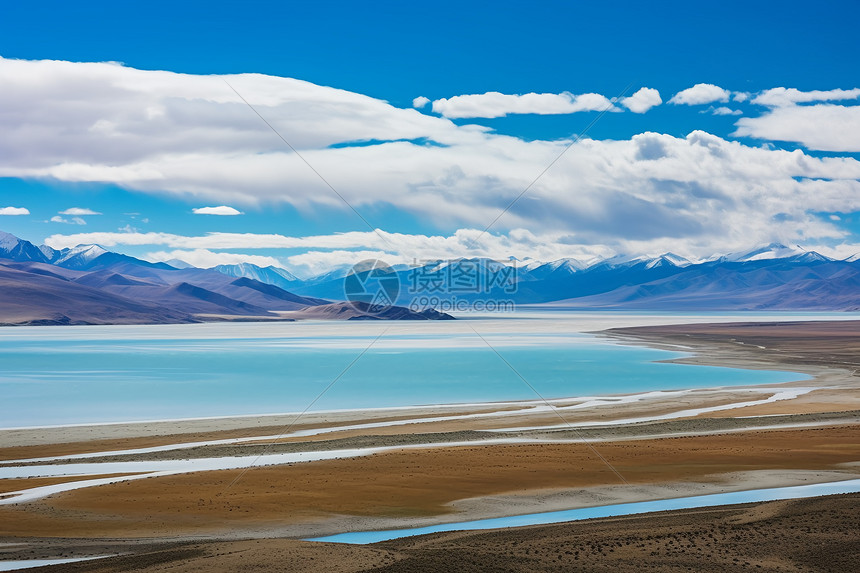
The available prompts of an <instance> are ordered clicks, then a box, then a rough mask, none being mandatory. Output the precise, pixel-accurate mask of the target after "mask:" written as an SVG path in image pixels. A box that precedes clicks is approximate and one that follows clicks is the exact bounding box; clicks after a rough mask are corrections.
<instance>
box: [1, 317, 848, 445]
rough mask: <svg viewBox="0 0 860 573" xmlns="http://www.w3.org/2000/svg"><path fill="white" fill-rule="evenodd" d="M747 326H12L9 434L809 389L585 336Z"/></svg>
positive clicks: (511, 320) (579, 320) (598, 322)
mask: <svg viewBox="0 0 860 573" xmlns="http://www.w3.org/2000/svg"><path fill="white" fill-rule="evenodd" d="M841 317H846V318H847V316H846V315H842V316H841ZM738 318H739V317H737V316H727V315H720V316H713V315H708V316H706V317H702V316H699V317H694V316H689V315H672V316H665V315H653V314H645V313H643V314H638V315H602V314H596V313H591V314H588V313H586V314H577V313H551V312H545V313H540V312H539V313H531V314H529V313H520V314H517V315H513V316H511V315H505V316H502V317H495V316H484V317H478V318H470V319H468V320H459V321H445V322H415V323H411V322H410V323H406V322H397V323H383V322H373V323H368V322H357V323H356V322H338V323H332V322H296V323H233V324H225V323H218V324H198V325H169V326H107V327H100V326H89V327H24V328H6V329H0V396H2V407H0V428H12V427H27V426H42V425H58V424H82V423H100V422H121V421H138V420H162V419H177V418H197V417H211V416H230V415H251V414H273V413H284V412H298V411H302V410H304V408H305V407H307V406H308V404H310V403H311V402H312V401H313V400H314V398H315V397H317V396H318V395H319V394H320V393H321V392H323V390H325V388H326V387H327V386H329V385H330V384H332V382H334V384H333V385H332V386H331V388H330V389H329V390H328V391H327V392H326V393H325V394H324V396H323V397H322V398H321V399H319V400H318V401H317V402H316V403H315V404H314V405H313V408H312V409H313V410H316V411H322V410H336V409H354V408H381V407H392V406H415V405H425V404H443V403H475V402H490V401H502V400H534V399H536V398H537V396H536V395H535V393H534V392H533V390H532V389H531V388H529V386H528V385H527V384H526V383H525V382H524V381H523V378H524V379H525V380H526V381H528V383H529V384H531V385H532V386H534V388H535V389H536V390H537V391H538V392H540V393H541V395H542V396H543V397H545V398H548V399H549V398H562V397H574V396H605V395H608V394H620V393H636V392H644V391H649V390H670V389H680V388H702V387H716V386H732V385H751V384H766V383H779V382H787V381H792V380H801V379H803V378H804V376H803V375H800V374H796V373H787V372H769V371H747V370H737V369H727V368H716V367H705V366H689V365H678V364H666V363H660V362H655V361H658V360H666V359H670V358H674V357H677V356H681V354H679V353H673V352H666V351H661V350H653V349H649V348H643V347H635V346H623V345H619V344H617V343H614V342H611V341H608V340H606V339H602V338H596V337H594V336H592V335H589V334H585V333H584V331H587V330H599V329H602V328H606V327H610V326H618V325H633V324H660V323H672V322H675V323H677V322H703V321H711V320H737V319H738ZM745 318H747V319H749V317H748V316H747V317H745ZM783 318H784V316H783Z"/></svg>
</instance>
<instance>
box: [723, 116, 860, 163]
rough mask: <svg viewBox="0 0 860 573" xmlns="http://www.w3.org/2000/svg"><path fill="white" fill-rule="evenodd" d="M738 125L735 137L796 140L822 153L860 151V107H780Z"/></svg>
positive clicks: (740, 120)
mask: <svg viewBox="0 0 860 573" xmlns="http://www.w3.org/2000/svg"><path fill="white" fill-rule="evenodd" d="M736 125H737V130H736V131H735V132H734V134H733V135H735V136H745V137H755V138H757V139H766V140H771V141H793V142H797V143H800V144H801V145H803V146H804V147H806V148H807V149H815V150H819V151H844V152H858V151H860V106H841V105H834V104H816V105H800V106H799V105H788V106H780V107H774V108H772V109H770V110H769V111H768V112H767V113H765V114H764V115H761V116H759V117H744V118H741V119H739V120H738V122H737V123H736Z"/></svg>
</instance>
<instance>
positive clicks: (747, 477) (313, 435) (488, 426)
mask: <svg viewBox="0 0 860 573" xmlns="http://www.w3.org/2000/svg"><path fill="white" fill-rule="evenodd" d="M840 323H841V324H842V326H831V327H828V326H826V325H827V323H821V322H805V323H799V324H797V323H789V324H793V326H792V329H793V330H792V332H790V333H787V334H786V332H785V331H782V332H781V337H782V340H777V342H774V341H773V335H772V334H770V333H769V332H768V331H767V328H771V329H774V328H784V327H782V326H773V325H771V326H769V327H768V326H767V325H762V324H761V323H747V324H752V325H754V326H755V329H756V330H754V331H746V330H744V329H745V328H749V327H746V326H743V325H738V324H731V323H728V324H726V323H722V324H714V325H697V324H693V325H689V324H687V325H679V326H676V327H636V328H629V329H610V330H607V331H604V332H602V333H600V334H601V335H602V336H606V337H609V338H613V339H615V340H617V341H619V342H623V343H624V344H636V345H646V346H649V347H652V348H667V349H671V350H675V351H677V350H678V349H679V347H680V346H683V347H684V348H683V352H684V353H686V354H691V355H689V356H684V357H681V358H674V359H670V360H669V361H670V362H680V363H686V364H703V365H713V366H729V367H733V368H747V369H768V370H774V369H776V370H784V371H792V372H799V373H802V374H805V375H807V376H810V377H811V379H806V380H798V381H793V382H787V383H781V384H766V385H759V386H746V387H721V388H711V389H695V390H672V391H664V392H646V393H641V394H633V395H630V394H627V395H606V396H590V397H579V398H564V399H555V400H550V401H549V402H550V403H551V404H552V405H553V408H549V407H548V406H547V404H545V403H544V402H543V401H540V400H531V401H519V402H504V403H482V404H475V405H461V404H454V405H440V406H425V407H421V406H418V407H401V408H385V409H377V410H373V411H356V410H350V411H339V412H325V413H322V412H313V413H308V414H306V415H305V416H302V417H301V420H299V422H298V423H296V421H295V419H294V416H293V417H292V418H291V417H290V416H289V415H277V414H275V415H271V416H241V417H226V418H206V419H195V420H179V421H170V422H167V421H162V422H157V423H149V424H148V423H139V424H103V425H98V426H72V427H69V426H66V427H54V428H50V427H42V428H28V429H14V430H0V445H2V446H0V472H2V470H3V468H4V467H21V468H24V467H25V466H26V465H27V463H35V462H36V461H38V460H29V459H27V458H42V461H43V462H44V461H48V460H50V461H51V463H54V464H58V463H59V464H62V463H66V462H68V463H70V464H74V456H75V455H77V456H79V458H78V459H80V458H86V459H85V461H92V462H102V463H103V462H106V461H117V460H128V461H133V460H136V459H137V460H141V461H145V460H147V459H151V460H156V459H191V460H193V459H201V460H206V459H216V458H217V456H224V455H245V456H260V455H263V454H266V455H268V454H272V453H277V452H288V451H309V452H310V451H326V450H327V449H329V448H335V447H339V446H352V447H359V448H361V447H366V448H371V447H373V446H376V447H377V448H378V447H379V446H380V445H382V444H387V445H383V446H382V447H383V448H385V450H384V451H377V452H374V453H370V454H369V455H362V456H360V457H358V458H339V459H338V458H337V457H336V458H335V459H328V460H320V461H314V462H302V463H299V464H288V465H274V466H270V465H266V466H255V467H253V469H250V470H248V469H245V470H241V473H240V474H237V473H236V470H212V471H206V472H194V473H188V474H182V475H170V476H168V475H162V476H161V477H158V478H155V479H139V480H137V481H135V482H128V481H126V482H124V484H123V483H120V484H115V485H103V486H99V487H97V488H89V489H80V490H75V491H70V492H68V493H65V494H62V495H58V496H57V495H55V496H51V497H48V498H44V499H42V500H36V501H33V502H29V503H27V504H20V506H18V507H14V508H10V506H9V505H6V506H3V507H4V508H10V509H8V510H7V509H0V514H2V513H5V512H7V511H13V513H11V514H9V515H8V516H7V517H9V518H11V519H17V520H18V521H17V522H16V523H18V524H19V527H18V529H17V535H15V530H7V531H6V532H5V533H2V534H0V536H2V537H0V541H3V542H17V543H20V542H22V540H23V542H24V543H25V545H27V546H30V545H31V544H32V543H36V540H37V539H38V538H40V537H44V536H45V534H48V536H50V532H51V530H52V527H53V528H54V529H57V528H59V529H57V531H59V530H62V531H64V533H66V534H67V533H71V532H74V531H76V532H77V533H74V535H75V536H77V537H81V538H82V539H83V538H89V539H91V540H97V539H99V538H103V537H104V535H105V533H106V532H107V530H104V529H99V528H100V527H102V526H103V525H104V524H102V525H99V522H98V519H99V518H98V515H100V514H104V515H108V514H111V515H114V517H112V518H111V519H112V520H114V523H113V525H112V526H111V528H115V527H121V529H119V530H117V529H110V530H111V531H114V534H113V537H116V534H117V533H119V532H120V531H124V532H125V533H123V534H122V536H123V537H128V539H129V541H128V542H124V543H131V544H134V543H135V541H133V540H134V539H136V538H139V537H141V536H145V537H151V536H152V535H153V534H154V533H156V532H160V533H158V535H159V536H162V537H164V538H165V539H167V538H171V539H178V540H192V539H193V538H195V537H196V536H198V537H199V536H200V535H204V536H206V537H207V538H210V539H211V540H212V541H211V543H227V541H226V540H227V539H231V538H235V537H237V536H238V537H247V538H249V539H250V538H253V539H261V540H265V539H270V538H271V539H282V538H284V537H294V538H301V537H311V536H320V535H328V534H332V533H337V532H339V531H346V530H355V529H400V528H404V527H411V526H419V527H420V526H424V525H428V524H433V523H445V522H449V523H450V522H459V521H470V520H474V519H485V518H494V517H503V516H505V515H522V514H526V513H536V512H543V511H557V510H564V509H573V508H576V507H594V506H598V505H607V504H610V503H613V501H614V502H620V503H629V502H635V501H645V500H656V499H672V498H676V497H683V496H684V495H685V494H687V495H690V494H704V493H719V492H723V491H738V490H743V489H756V488H762V487H784V486H791V485H797V484H799V483H821V482H827V481H839V480H845V479H857V478H860V440H858V438H857V436H858V431H860V389H858V386H860V385H858V384H857V380H858V378H857V369H856V368H853V366H854V364H853V363H852V362H851V360H850V359H851V358H853V357H854V356H855V354H853V353H854V352H855V350H856V349H860V341H858V340H860V334H858V335H856V336H855V335H854V332H855V331H856V330H857V323H858V321H853V323H851V321H840ZM804 325H806V327H807V328H806V330H805V331H804V328H802V326H804ZM828 328H830V329H835V330H836V331H839V332H838V333H837V334H838V337H839V338H840V340H839V341H838V344H835V343H833V340H832V339H833V337H834V336H836V335H834V334H833V333H832V332H830V331H828ZM732 329H733V330H732ZM727 333H728V334H727ZM739 333H740V334H739ZM768 336H770V338H768ZM762 337H764V338H768V340H766V341H764V340H762ZM816 337H817V338H816ZM822 337H824V341H823V342H822ZM759 342H766V344H759ZM780 344H782V346H781V347H780V346H779V345H780ZM798 345H799V346H798ZM823 345H826V346H828V348H830V349H831V352H830V353H829V356H828V359H827V360H821V359H820V349H821V347H822V346H823ZM840 352H841V353H842V354H840ZM843 355H844V356H847V357H848V359H849V360H845V359H844V358H843ZM856 355H857V356H860V353H858V354H856ZM780 392H789V393H793V395H792V396H790V399H784V400H772V401H769V402H768V401H766V402H764V403H762V401H761V400H759V401H758V403H756V404H749V402H750V400H749V398H750V397H751V396H757V397H759V398H765V399H766V398H768V397H769V396H776V395H778V394H779V393H780ZM646 394H647V395H648V397H647V398H646V397H645V395H646ZM786 396H788V394H786ZM744 398H746V399H744ZM691 406H697V407H691ZM679 413H680V414H682V415H679ZM359 414H361V415H359ZM673 414H675V415H676V416H675V417H673ZM560 415H561V416H562V417H563V418H564V419H565V424H562V425H560V424H559V423H558V422H559V416H560ZM422 416H423V417H424V419H423V420H422ZM667 417H668V419H667ZM428 418H429V419H428ZM661 418H662V419H661ZM275 420H277V422H278V423H273V422H274V421H275ZM522 421H527V422H528V423H527V424H522V423H520V422H522ZM278 424H282V425H281V426H278ZM553 425H554V426H555V427H552V426H553ZM287 426H290V432H289V433H287V434H284V433H283V429H284V428H285V427H287ZM266 430H273V431H270V432H269V433H266V432H265V431H266ZM141 434H144V435H141ZM464 437H465V438H468V439H467V441H465V442H463V443H458V444H456V446H457V447H453V448H452V447H451V446H452V445H454V444H452V440H453V439H460V438H464ZM493 438H495V439H493ZM508 438H510V439H511V440H512V441H511V442H509V443H505V442H504V441H498V439H501V440H504V439H508ZM13 440H14V441H15V442H16V445H14V446H13V445H10V441H13ZM213 440H215V441H218V442H219V443H206V442H207V441H208V442H212V441H213ZM188 442H191V445H187V443H188ZM194 442H204V443H194ZM183 444H185V445H183ZM177 446H183V447H177ZM585 446H588V448H591V449H593V448H594V447H597V448H599V449H600V451H601V454H602V456H606V457H607V458H608V459H611V460H612V464H613V465H614V466H615V467H618V468H620V471H621V472H622V475H624V476H627V477H628V478H630V480H629V481H630V485H623V484H620V483H619V484H618V485H606V484H607V483H608V480H610V479H611V473H609V472H608V470H607V468H606V467H602V466H601V464H600V463H599V462H598V461H596V460H595V459H594V456H593V454H592V452H589V451H587V448H586V447H585ZM146 448H149V449H150V450H152V451H140V450H141V449H146ZM631 448H632V449H631ZM135 449H137V450H138V451H130V450H135ZM156 450H157V451H156ZM17 453H21V454H24V453H33V454H37V453H41V454H46V455H32V456H24V455H21V456H18V455H13V454H17ZM106 453H108V454H110V455H109V456H106V455H105V454H106ZM63 456H65V457H66V458H67V459H66V460H65V461H63V460H58V459H54V458H57V457H61V458H62V457H63ZM69 456H72V457H69ZM667 456H668V457H667ZM45 458H47V460H46V459H45ZM3 460H6V461H3ZM530 460H533V461H530ZM649 460H650V461H649ZM576 464H580V465H579V466H576ZM655 464H656V465H655ZM667 464H668V465H667ZM755 464H759V467H756V465H755ZM762 464H763V465H762ZM37 465H38V464H37ZM471 465H474V467H475V471H476V473H474V474H473V473H471V471H468V470H469V467H468V466H471ZM571 466H573V467H579V468H580V469H578V470H576V472H574V473H571V472H570V471H569V470H566V469H565V468H568V467H571ZM664 466H665V467H664ZM58 467H59V466H58ZM105 467H106V466H105ZM573 467H571V469H573ZM494 468H495V469H494ZM661 468H662V469H661ZM535 471H537V472H538V474H537V475H535V473H534V472H535ZM245 472H247V474H246V473H245ZM494 473H495V474H498V475H494ZM673 475H674V476H675V479H672V476H673ZM237 476H238V477H237ZM370 476H377V477H376V478H375V479H374V481H378V482H379V483H378V485H373V482H368V481H367V480H368V479H372V478H370ZM239 478H241V481H240V482H239V484H238V485H237V486H236V487H231V486H232V483H231V482H234V480H238V479H239ZM77 479H80V478H77ZM284 480H286V481H284ZM475 480H477V481H475ZM625 481H627V480H625ZM0 483H2V480H0ZM279 483H281V484H283V483H288V484H291V485H290V487H291V488H293V489H292V490H291V492H292V493H291V496H292V498H290V497H283V496H280V497H279V495H280V494H278V490H274V493H275V496H274V497H272V495H273V494H272V491H273V490H271V489H270V488H271V487H273V485H274V484H279ZM470 483H471V484H472V485H469V484H470ZM132 484H135V485H132ZM158 484H160V485H158ZM227 484H230V485H227ZM266 484H273V485H266ZM300 484H305V485H301V486H300ZM324 484H330V485H324ZM446 484H447V485H446ZM480 484H484V485H480ZM601 484H602V485H601ZM385 488H391V489H390V491H391V492H399V493H394V494H393V495H394V496H395V497H394V498H393V499H392V498H391V495H392V494H391V493H389V494H385V493H384V492H385V491H389V490H386V489H385ZM404 488H407V489H404ZM6 489H7V491H8V488H6ZM439 490H442V494H441V495H440V491H439ZM506 490H507V491H506ZM470 491H471V492H473V493H476V494H477V495H469V492H470ZM183 492H187V493H183ZM255 492H257V493H255ZM267 492H268V493H267ZM359 492H361V493H359ZM165 494H168V495H167V496H166V497H165ZM3 495H7V494H3V493H0V496H3ZM386 495H387V498H388V499H389V500H390V501H389V502H388V503H384V502H382V500H383V499H386ZM156 496H157V497H159V498H160V499H161V501H158V502H156V501H155V500H156ZM195 496H197V497H201V499H203V500H206V499H209V500H210V501H209V502H207V505H206V506H198V508H197V509H193V504H192V503H191V502H192V500H191V498H192V497H195ZM219 496H221V498H222V499H221V500H219V501H217V502H216V505H214V506H213V505H210V504H212V503H213V501H214V500H218V498H219ZM224 496H226V497H224ZM132 498H134V499H137V500H138V501H134V502H133V501H132ZM287 499H290V502H289V503H288V504H287V505H284V502H285V501H286V500H287ZM305 499H306V501H302V500H305ZM276 500H281V501H277V502H276ZM313 500H316V501H313ZM322 500H328V501H326V502H325V503H321V501H322ZM338 500H340V501H338ZM391 501H394V502H395V505H391V506H390V507H386V505H390V504H391ZM141 503H142V504H143V505H141ZM272 503H274V505H272ZM380 503H381V505H380ZM159 504H160V505H159ZM303 504H304V505H303ZM374 504H376V505H374ZM398 504H399V505H398ZM184 505H185V506H187V509H186V510H184V511H186V512H188V511H190V514H189V515H188V516H187V517H186V518H183V519H179V517H178V516H177V517H170V511H171V510H170V508H171V507H176V508H180V507H182V506H184ZM138 506H139V507H138ZM136 507H137V508H138V509H135V508H136ZM276 508H282V509H276ZM288 508H293V509H288ZM234 509H236V510H238V511H239V513H238V514H236V512H235V511H234ZM32 510H36V511H35V513H34V511H32ZM141 511H143V512H145V513H140V512H141ZM284 511H287V512H288V513H284ZM46 512H47V513H46ZM105 512H107V513H105ZM224 512H227V513H224ZM231 512H232V513H231ZM248 512H250V515H249V513H248ZM40 514H44V515H54V516H55V517H54V518H53V519H52V520H49V521H45V520H44V519H43V518H42V517H39V515H40ZM147 514H148V515H150V517H146V518H145V519H144V516H145V515H147ZM75 515H80V516H83V515H87V516H89V517H87V518H86V519H85V520H83V521H78V520H77V519H73V517H72V516H75ZM287 515H289V518H288V519H286V517H287ZM228 516H229V517H228ZM279 516H280V517H279ZM69 519H72V521H69ZM141 519H143V521H142V522H141V521H140V520H141ZM93 520H95V521H93ZM129 520H130V521H129ZM162 522H163V525H161V526H158V523H162ZM51 523H54V525H53V526H51V525H50V524H51ZM133 523H138V524H140V523H142V524H143V525H136V526H132V524H133ZM207 524H208V525H207ZM70 527H71V529H69V528H70ZM25 530H27V531H29V533H25ZM10 535H11V537H10ZM28 539H29V541H28ZM216 540H217V541H216ZM80 543H82V541H76V542H74V543H72V545H75V544H80ZM304 547H305V546H304V545H298V546H297V549H296V550H297V551H300V552H301V551H312V550H311V549H303V548H304Z"/></svg>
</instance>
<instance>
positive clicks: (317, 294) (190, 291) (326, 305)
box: [0, 232, 860, 324]
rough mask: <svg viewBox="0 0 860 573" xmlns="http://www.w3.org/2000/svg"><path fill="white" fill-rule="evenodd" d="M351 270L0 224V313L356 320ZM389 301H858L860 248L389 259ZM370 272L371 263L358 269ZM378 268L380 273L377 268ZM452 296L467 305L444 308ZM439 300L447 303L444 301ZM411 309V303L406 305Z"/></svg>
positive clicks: (664, 304) (78, 319) (638, 306)
mask: <svg viewBox="0 0 860 573" xmlns="http://www.w3.org/2000/svg"><path fill="white" fill-rule="evenodd" d="M349 273H350V268H349V267H348V266H344V267H343V268H338V269H334V270H332V271H329V272H328V273H326V274H323V275H320V276H317V277H312V278H309V279H299V278H297V277H296V276H294V275H292V274H291V273H289V272H288V271H287V270H285V269H281V268H278V267H265V268H264V267H258V266H256V265H252V264H248V263H242V264H239V265H222V266H218V267H215V268H213V269H199V268H195V267H193V266H191V265H188V264H187V263H184V262H182V261H170V264H167V263H150V262H147V261H143V260H140V259H136V258H134V257H130V256H127V255H123V254H120V253H115V252H111V251H109V250H107V249H104V248H103V247H100V246H98V245H80V246H77V247H74V248H70V249H63V250H59V251H58V250H55V249H52V248H50V247H47V246H40V247H37V246H35V245H33V244H32V243H30V242H28V241H25V240H22V239H19V238H17V237H14V236H13V235H10V234H8V233H2V232H0V289H2V290H0V323H4V324H110V323H150V322H154V323H169V322H193V321H198V320H224V319H232V320H236V319H243V320H250V319H256V320H274V319H300V318H315V319H353V320H357V319H361V318H367V315H366V313H363V312H362V311H361V308H360V307H358V306H356V305H354V304H348V303H344V302H337V301H344V300H345V298H346V296H345V294H344V277H345V276H346V275H347V274H349ZM387 274H388V275H390V276H391V277H396V278H397V279H398V280H397V283H398V284H399V286H400V288H399V291H398V292H397V293H392V296H393V297H394V298H393V302H394V303H395V304H396V305H398V307H397V308H395V309H393V310H390V312H388V313H387V314H383V315H379V316H375V318H382V319H386V318H387V319H434V318H449V317H448V316H447V315H444V313H437V312H435V311H432V310H429V309H428V310H425V311H421V312H417V311H415V308H417V307H421V308H425V307H429V308H432V307H436V308H439V309H441V310H448V309H449V308H454V309H460V308H464V309H468V308H469V307H470V305H475V304H476V303H479V302H486V301H496V302H498V301H503V302H505V301H506V302H510V303H511V304H514V305H520V306H522V305H540V306H545V307H555V308H574V309H619V310H624V309H629V310H663V311H672V310H677V311H709V310H714V311H719V310H723V311H743V310H815V311H851V310H858V309H860V257H858V256H856V255H855V256H854V257H849V258H847V259H845V260H834V259H832V258H828V257H826V256H824V255H821V254H819V253H816V252H814V251H808V250H804V249H802V248H800V247H789V246H785V245H781V244H770V245H764V246H760V247H757V248H755V249H751V250H749V251H745V252H740V253H732V254H727V255H719V256H714V257H711V258H709V259H706V260H702V261H697V262H691V261H689V260H687V259H684V258H683V257H680V256H678V255H675V254H672V253H666V254H663V255H661V256H659V257H613V258H610V259H604V260H598V261H594V262H592V263H588V264H587V263H583V262H581V261H577V260H575V259H561V260H558V261H554V262H548V263H543V262H536V261H527V262H521V261H517V260H515V259H511V260H508V261H495V260H491V259H486V258H462V259H456V260H451V261H441V260H440V261H432V262H427V263H425V264H422V265H417V266H407V265H400V266H395V267H391V268H390V269H389V270H388V271H387ZM356 278H358V279H359V280H360V281H361V282H362V283H363V282H365V281H370V282H372V278H373V277H371V276H370V272H369V271H363V272H359V273H358V274H357V275H356ZM376 278H378V277H376ZM452 301H458V302H459V303H460V304H461V305H462V304H465V305H466V306H465V307H462V306H461V307H452V306H451V303H452ZM446 305H447V306H446ZM405 307H409V308H412V309H413V310H409V309H408V308H405Z"/></svg>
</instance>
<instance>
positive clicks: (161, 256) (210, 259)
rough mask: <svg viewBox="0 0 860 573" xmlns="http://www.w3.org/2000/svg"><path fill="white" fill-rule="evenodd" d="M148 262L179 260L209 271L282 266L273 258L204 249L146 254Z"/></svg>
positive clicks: (145, 257)
mask: <svg viewBox="0 0 860 573" xmlns="http://www.w3.org/2000/svg"><path fill="white" fill-rule="evenodd" d="M143 258H144V259H146V260H148V261H150V262H166V261H169V260H172V259H179V260H181V261H185V262H186V263H188V264H190V265H193V266H195V267H199V268H201V269H211V268H212V267H215V266H218V265H237V264H239V263H251V264H252V265H258V266H261V267H268V266H275V267H283V266H284V264H283V263H282V262H281V261H279V260H278V259H276V258H275V257H264V256H260V255H246V254H242V253H214V252H212V251H207V250H206V249H195V250H193V251H183V250H176V251H171V252H167V251H157V252H153V253H147V254H146V255H144V257H143Z"/></svg>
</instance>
